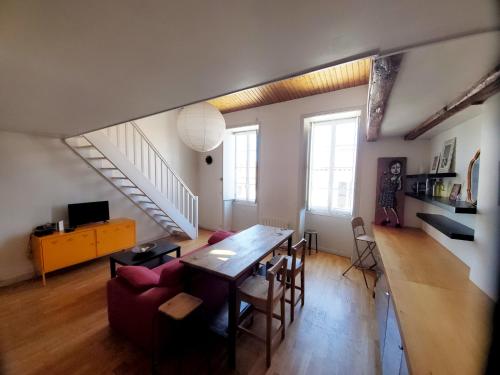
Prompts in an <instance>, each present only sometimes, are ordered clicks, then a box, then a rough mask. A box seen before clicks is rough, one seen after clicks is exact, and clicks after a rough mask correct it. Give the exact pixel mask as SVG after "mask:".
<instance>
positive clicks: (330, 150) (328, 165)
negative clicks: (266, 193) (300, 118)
mask: <svg viewBox="0 0 500 375" xmlns="http://www.w3.org/2000/svg"><path fill="white" fill-rule="evenodd" d="M359 116H360V112H359V111H351V112H343V113H335V114H330V115H322V116H316V117H311V118H309V119H306V122H307V123H308V124H309V125H310V137H309V166H308V189H307V208H308V210H310V211H313V212H314V211H316V212H320V213H326V214H335V213H340V214H352V210H353V202H354V177H355V171H356V146H357V131H358V123H359Z"/></svg>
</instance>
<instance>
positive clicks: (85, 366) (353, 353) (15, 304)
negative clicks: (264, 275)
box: [0, 231, 379, 375]
mask: <svg viewBox="0 0 500 375" xmlns="http://www.w3.org/2000/svg"><path fill="white" fill-rule="evenodd" d="M209 234H210V232H206V231H200V238H199V239H197V240H195V241H182V242H180V243H181V246H182V253H183V254H185V253H187V252H189V251H191V250H193V249H195V248H197V247H198V246H200V245H201V244H203V243H205V242H206V239H207V238H208V236H209ZM347 265H348V260H347V259H346V258H342V257H338V256H335V255H331V254H327V253H319V254H313V255H311V256H307V259H306V304H305V306H304V307H303V308H301V307H300V304H299V306H298V307H297V310H296V314H295V321H294V322H293V324H290V323H289V322H287V331H286V338H285V341H283V342H282V343H281V344H280V343H279V339H277V340H278V341H277V342H276V343H275V345H274V348H275V350H274V352H273V358H272V361H273V362H272V366H271V368H270V369H269V370H267V372H266V368H265V345H264V344H263V343H262V342H260V341H257V340H256V339H254V338H253V337H250V336H249V335H244V334H242V335H240V336H239V337H238V339H237V341H238V346H237V355H238V357H237V367H236V368H237V370H236V371H229V370H228V369H227V367H226V366H225V365H224V363H225V360H224V356H225V353H224V345H223V344H222V345H221V344H219V345H214V348H212V352H211V356H212V357H213V358H215V359H212V360H211V363H213V362H214V361H215V363H214V364H212V365H211V366H212V368H211V373H212V374H220V373H224V374H264V373H267V374H273V375H276V374H329V375H331V374H355V375H358V374H377V373H379V365H378V360H377V358H378V342H377V334H376V327H375V325H376V323H375V318H374V317H375V312H374V301H373V299H372V298H371V292H370V291H368V290H367V289H366V288H365V286H364V283H363V279H362V277H361V273H360V272H359V271H356V270H355V271H351V272H350V273H349V274H348V278H344V277H342V271H343V270H344V269H345V267H346V266H347ZM108 278H109V264H108V260H107V259H106V258H102V259H99V260H96V261H93V262H90V263H87V264H85V265H81V266H77V267H74V268H72V269H70V270H65V271H61V272H57V273H53V274H51V275H49V276H48V279H47V286H46V287H45V288H44V287H42V285H41V282H40V281H39V280H33V281H28V282H23V283H20V284H17V285H15V286H11V287H5V288H3V289H1V290H0V374H16V375H18V374H117V375H121V374H148V373H150V371H151V368H150V356H149V355H148V354H147V353H144V352H142V351H141V350H139V349H137V348H136V347H134V346H133V345H132V344H130V343H128V342H127V341H126V340H124V339H123V338H121V337H120V336H119V335H118V334H116V333H114V332H112V331H111V330H110V329H109V327H108V322H107V313H106V288H105V285H106V281H107V280H108ZM372 284H373V281H372ZM287 306H288V305H287ZM288 318H289V313H288V311H287V319H288ZM263 322H264V321H263V319H262V318H260V317H259V316H258V315H256V319H255V323H254V325H253V327H252V328H253V329H255V330H259V329H263ZM218 348H220V353H219V352H217V350H218ZM214 350H215V351H216V352H214ZM214 353H215V354H214ZM189 355H190V354H189V351H188V354H186V356H188V357H189ZM193 356H196V354H193ZM167 357H168V353H167ZM217 358H219V360H218V362H217ZM171 360H172V359H168V358H166V359H164V360H163V361H162V363H163V364H160V367H159V372H160V373H169V374H175V373H178V372H179V370H178V367H175V366H174V367H172V366H171V364H170V363H165V362H169V361H171ZM195 362H196V361H195V360H191V359H190V358H184V361H183V363H187V365H186V364H184V365H183V367H182V371H183V373H197V374H201V373H208V370H207V368H208V366H206V363H203V361H202V365H201V366H199V367H198V368H196V370H193V369H192V368H193V367H192V366H191V367H190V364H192V363H195ZM176 366H177V365H176ZM172 369H175V370H172Z"/></svg>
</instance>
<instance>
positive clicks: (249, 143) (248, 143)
mask: <svg viewBox="0 0 500 375" xmlns="http://www.w3.org/2000/svg"><path fill="white" fill-rule="evenodd" d="M235 140H236V142H235V148H236V152H235V158H236V160H235V183H236V199H237V200H245V201H252V202H255V197H256V195H257V193H256V186H257V131H256V130H249V131H242V132H240V133H236V134H235Z"/></svg>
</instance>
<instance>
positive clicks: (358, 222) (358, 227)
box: [351, 216, 366, 238]
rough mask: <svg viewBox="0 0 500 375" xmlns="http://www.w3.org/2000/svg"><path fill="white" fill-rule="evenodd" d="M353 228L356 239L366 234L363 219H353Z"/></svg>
mask: <svg viewBox="0 0 500 375" xmlns="http://www.w3.org/2000/svg"><path fill="white" fill-rule="evenodd" d="M351 226H352V233H353V235H354V238H356V237H358V236H360V235H362V234H366V231H365V222H364V221H363V218H362V217H359V216H358V217H353V218H352V220H351Z"/></svg>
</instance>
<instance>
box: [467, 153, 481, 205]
mask: <svg viewBox="0 0 500 375" xmlns="http://www.w3.org/2000/svg"><path fill="white" fill-rule="evenodd" d="M480 154H481V152H480V150H477V152H476V153H475V154H474V156H473V158H472V160H471V161H470V163H469V168H468V170H467V202H470V203H472V204H474V205H476V204H477V190H478V186H479V162H480V158H479V157H480Z"/></svg>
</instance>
